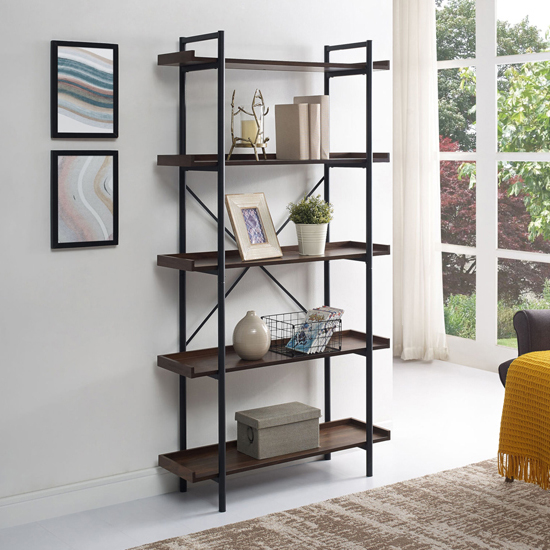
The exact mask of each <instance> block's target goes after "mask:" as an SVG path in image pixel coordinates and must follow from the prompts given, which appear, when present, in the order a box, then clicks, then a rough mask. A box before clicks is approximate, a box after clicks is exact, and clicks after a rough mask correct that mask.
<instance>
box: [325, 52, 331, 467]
mask: <svg viewBox="0 0 550 550" xmlns="http://www.w3.org/2000/svg"><path fill="white" fill-rule="evenodd" d="M325 63H330V49H329V47H328V46H325ZM324 94H325V95H330V76H329V75H328V74H327V73H325V90H324ZM323 180H324V195H325V200H326V201H327V202H330V166H329V165H327V164H325V173H324V178H323ZM328 242H330V224H329V226H328V228H327V243H328ZM323 269H324V305H326V306H329V305H330V262H323ZM324 363H325V422H330V421H331V419H332V412H331V399H330V394H331V387H330V378H331V377H330V357H325V359H324ZM324 458H325V460H330V459H331V454H330V453H327V454H326V455H325V457H324Z"/></svg>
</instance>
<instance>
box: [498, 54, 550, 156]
mask: <svg viewBox="0 0 550 550" xmlns="http://www.w3.org/2000/svg"><path fill="white" fill-rule="evenodd" d="M498 74H499V78H498V94H497V102H498V148H499V151H504V152H541V151H549V150H550V124H549V118H548V117H549V113H550V61H540V62H538V63H536V62H533V63H521V64H514V65H500V66H499V70H498Z"/></svg>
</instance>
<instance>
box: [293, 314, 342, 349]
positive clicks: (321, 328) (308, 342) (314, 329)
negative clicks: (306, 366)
mask: <svg viewBox="0 0 550 550" xmlns="http://www.w3.org/2000/svg"><path fill="white" fill-rule="evenodd" d="M342 315H344V310H343V309H338V308H335V307H329V306H322V307H317V308H315V309H310V310H308V312H307V313H306V319H305V322H304V323H303V324H302V325H301V326H300V327H298V328H297V329H296V332H295V334H294V336H293V337H292V338H291V339H290V341H289V342H288V344H287V345H286V347H287V348H289V349H293V350H295V351H299V352H301V353H307V354H310V353H323V352H324V351H325V348H326V347H327V344H328V343H329V342H330V339H331V338H332V335H333V334H334V331H335V329H336V328H337V327H338V326H339V325H340V319H341V318H342Z"/></svg>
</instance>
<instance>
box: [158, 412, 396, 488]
mask: <svg viewBox="0 0 550 550" xmlns="http://www.w3.org/2000/svg"><path fill="white" fill-rule="evenodd" d="M373 432H374V437H373V441H374V443H379V442H381V441H389V440H390V438H391V434H390V431H389V430H385V429H383V428H379V427H378V426H374V429H373ZM319 439H320V441H319V443H320V446H319V447H317V448H315V449H310V450H308V451H300V452H298V453H291V454H287V455H281V456H275V457H273V458H266V459H263V460H257V459H255V458H252V457H250V456H248V455H245V454H243V453H239V452H238V451H237V442H236V441H229V442H227V444H226V449H227V474H228V475H230V474H237V473H240V472H247V471H249V470H256V469H258V468H265V467H266V466H273V465H274V464H282V463H284V462H292V461H294V460H300V459H302V458H310V457H314V456H319V455H324V454H327V453H333V452H336V451H342V450H344V449H352V448H354V447H363V446H364V445H365V443H366V425H365V423H364V422H361V421H360V420H355V419H354V418H346V419H344V420H335V421H333V422H325V423H324V424H321V425H320V438H319ZM159 466H161V467H162V468H165V469H166V470H168V471H169V472H172V473H173V474H176V475H177V476H179V477H181V478H183V479H186V480H187V481H190V482H192V483H194V482H196V481H205V480H207V479H214V478H216V477H217V476H218V445H208V446H207V447H197V448H195V449H188V450H186V451H178V452H175V453H168V454H164V455H160V456H159Z"/></svg>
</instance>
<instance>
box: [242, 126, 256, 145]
mask: <svg viewBox="0 0 550 550" xmlns="http://www.w3.org/2000/svg"><path fill="white" fill-rule="evenodd" d="M257 133H258V127H257V126H256V121H255V120H242V121H241V137H242V138H243V139H250V141H251V142H252V143H254V144H255V143H256V134H257Z"/></svg>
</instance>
